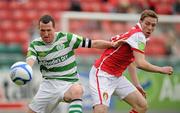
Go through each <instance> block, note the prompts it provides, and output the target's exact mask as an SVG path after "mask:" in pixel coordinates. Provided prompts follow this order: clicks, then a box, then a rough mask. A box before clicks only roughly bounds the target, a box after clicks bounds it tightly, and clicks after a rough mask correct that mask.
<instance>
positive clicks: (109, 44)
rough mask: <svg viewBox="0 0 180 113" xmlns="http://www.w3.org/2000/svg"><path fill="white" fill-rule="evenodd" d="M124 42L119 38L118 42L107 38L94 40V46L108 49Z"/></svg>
mask: <svg viewBox="0 0 180 113" xmlns="http://www.w3.org/2000/svg"><path fill="white" fill-rule="evenodd" d="M122 43H124V41H123V40H118V41H116V42H110V41H105V40H92V45H91V47H92V48H98V49H106V48H111V47H115V48H116V47H119V46H121V45H122Z"/></svg>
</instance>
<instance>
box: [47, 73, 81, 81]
mask: <svg viewBox="0 0 180 113" xmlns="http://www.w3.org/2000/svg"><path fill="white" fill-rule="evenodd" d="M43 78H44V79H47V80H53V79H54V80H62V81H68V82H77V81H78V80H79V78H78V76H77V72H76V73H73V74H67V75H62V76H60V75H51V76H46V75H44V76H43Z"/></svg>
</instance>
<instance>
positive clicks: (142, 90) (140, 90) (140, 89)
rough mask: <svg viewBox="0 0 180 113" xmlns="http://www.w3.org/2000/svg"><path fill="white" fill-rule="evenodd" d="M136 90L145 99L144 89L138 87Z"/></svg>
mask: <svg viewBox="0 0 180 113" xmlns="http://www.w3.org/2000/svg"><path fill="white" fill-rule="evenodd" d="M136 88H137V90H138V91H139V92H140V93H141V94H142V95H143V96H144V98H146V92H145V91H144V89H143V88H142V87H141V86H140V85H139V86H136Z"/></svg>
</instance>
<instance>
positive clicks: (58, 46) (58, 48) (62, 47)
mask: <svg viewBox="0 0 180 113" xmlns="http://www.w3.org/2000/svg"><path fill="white" fill-rule="evenodd" d="M64 48H65V46H64V44H61V45H57V46H56V49H57V50H62V49H64Z"/></svg>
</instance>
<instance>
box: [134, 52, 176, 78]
mask: <svg viewBox="0 0 180 113" xmlns="http://www.w3.org/2000/svg"><path fill="white" fill-rule="evenodd" d="M133 54H134V57H135V63H136V65H137V67H138V68H140V69H143V70H145V71H149V72H156V73H162V74H168V75H171V74H172V73H173V68H172V67H171V66H164V67H159V66H156V65H153V64H151V63H149V62H148V61H146V60H145V56H144V54H142V53H140V52H137V51H133Z"/></svg>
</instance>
